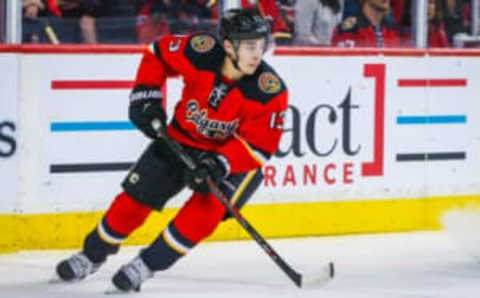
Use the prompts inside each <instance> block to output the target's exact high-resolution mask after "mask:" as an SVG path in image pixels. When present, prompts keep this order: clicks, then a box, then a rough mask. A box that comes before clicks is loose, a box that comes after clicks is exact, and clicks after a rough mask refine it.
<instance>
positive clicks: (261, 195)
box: [0, 48, 480, 247]
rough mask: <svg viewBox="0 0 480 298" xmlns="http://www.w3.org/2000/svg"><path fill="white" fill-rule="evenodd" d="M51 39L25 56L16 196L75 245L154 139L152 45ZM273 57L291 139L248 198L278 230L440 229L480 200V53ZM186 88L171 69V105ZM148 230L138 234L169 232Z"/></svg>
mask: <svg viewBox="0 0 480 298" xmlns="http://www.w3.org/2000/svg"><path fill="white" fill-rule="evenodd" d="M48 49H49V50H46V51H42V50H31V51H26V52H23V53H22V54H21V55H19V57H21V59H20V67H19V74H20V75H19V76H20V88H19V94H18V98H19V99H21V100H19V102H18V109H19V115H20V116H19V119H18V122H19V126H20V131H19V137H18V139H19V140H18V141H19V142H20V146H19V148H20V149H19V150H18V151H19V152H18V154H17V156H19V157H18V158H19V160H20V163H19V167H18V168H19V174H20V177H21V179H20V180H19V185H18V188H19V190H20V191H19V192H18V196H17V197H16V198H15V199H12V200H13V201H12V204H16V205H18V206H19V208H20V210H21V212H22V213H24V214H27V216H28V214H31V215H32V218H30V220H32V221H40V220H41V219H42V218H44V216H48V214H52V213H53V214H54V215H55V216H54V219H51V218H50V219H49V220H52V221H55V222H56V225H55V226H54V227H48V228H47V230H48V229H50V231H51V232H53V233H59V234H57V235H60V236H56V237H57V238H55V239H56V240H54V239H53V238H51V236H48V235H47V233H48V232H42V233H43V234H44V237H45V238H46V239H45V240H43V242H41V243H40V244H38V243H37V246H40V247H50V246H51V245H52V244H53V243H52V242H55V241H56V242H57V243H56V247H72V246H76V245H79V243H80V242H79V241H80V240H79V239H81V235H79V233H80V232H79V231H78V230H76V231H75V233H73V234H74V235H70V234H68V233H66V232H65V231H71V230H72V229H74V228H73V227H74V226H76V225H77V224H78V225H80V226H82V229H81V230H82V231H88V229H91V228H92V225H94V224H95V221H96V220H97V219H98V218H99V216H101V211H102V210H104V209H105V208H107V207H108V204H109V203H110V202H111V200H112V199H113V197H114V196H115V195H116V194H117V193H118V192H120V191H121V188H120V183H121V181H122V179H123V178H124V176H125V175H126V174H127V171H128V169H129V168H130V167H131V166H132V165H133V164H134V162H135V161H136V159H137V158H138V156H139V155H140V154H141V152H142V151H143V150H144V148H145V146H146V145H147V144H148V140H147V139H146V138H145V137H143V136H142V134H141V133H140V132H139V131H138V130H136V129H135V128H134V126H133V125H132V124H131V123H130V122H129V121H128V113H127V106H128V94H129V91H130V89H131V87H132V84H133V79H134V77H135V73H136V68H137V66H138V63H139V61H140V58H141V55H140V53H141V51H140V49H139V48H138V49H135V50H129V51H122V50H117V51H115V52H114V53H111V52H110V51H109V50H108V49H106V48H103V49H100V50H99V49H97V50H95V51H93V52H90V51H89V50H88V49H86V50H82V51H77V52H76V51H74V50H70V51H68V50H58V49H56V48H48ZM0 57H3V56H0ZM267 60H268V61H269V62H270V63H271V64H272V65H273V66H274V67H275V69H276V70H277V72H278V73H279V74H280V75H281V76H282V78H283V79H284V81H285V82H286V84H287V86H288V88H289V93H290V99H289V100H290V105H289V109H288V110H287V113H286V116H285V124H284V135H283V137H282V141H281V144H280V148H279V151H278V152H277V154H276V156H275V157H274V158H273V159H271V160H270V161H269V162H268V163H267V164H266V165H265V166H264V167H263V172H264V175H265V180H264V182H263V186H262V187H261V188H260V189H259V190H258V191H257V193H256V194H255V196H254V197H253V198H252V200H251V202H250V204H249V206H248V207H247V208H245V210H244V212H245V214H246V216H248V217H251V218H252V222H254V223H255V225H256V226H258V227H259V229H260V230H261V231H262V232H263V233H264V234H265V236H267V237H268V236H276V237H280V236H302V235H320V234H339V233H352V232H388V231H399V230H414V229H428V228H438V227H439V226H438V217H439V216H440V213H441V210H444V209H446V208H449V207H451V206H453V205H459V204H460V205H462V204H463V205H464V204H468V203H472V202H474V203H475V202H478V201H479V199H478V194H480V175H478V172H479V168H480V119H479V117H475V113H478V111H480V101H479V100H478V97H479V94H480V53H478V52H469V54H468V55H456V56H455V55H448V54H443V55H442V54H437V55H433V54H431V53H427V52H422V51H416V52H415V51H411V52H401V51H399V52H398V53H397V54H390V55H388V52H387V54H385V53H382V52H378V51H377V52H374V51H372V52H366V53H365V54H358V53H357V52H352V53H350V54H349V53H348V52H342V54H341V55H339V54H338V53H336V52H334V51H330V52H324V51H321V50H319V52H318V55H316V54H312V53H310V54H308V55H305V54H302V51H299V52H295V51H293V50H292V51H290V52H289V51H285V52H283V53H282V52H281V51H280V52H277V54H275V55H273V56H271V57H268V58H267ZM2 71H3V68H2ZM181 87H182V82H181V81H180V80H179V79H178V78H172V79H169V80H168V81H167V85H166V88H165V90H164V92H166V98H167V111H168V112H169V114H170V115H171V113H172V110H173V107H174V105H175V102H176V100H177V99H178V98H180V94H181V93H180V92H181ZM188 195H189V193H188V192H187V191H185V192H183V193H181V194H180V195H179V196H178V197H177V198H175V199H173V200H172V201H171V202H169V204H168V207H169V208H167V210H166V212H165V214H166V215H162V216H161V218H160V217H159V218H158V219H157V218H154V219H153V220H152V221H153V223H152V225H158V222H161V223H162V224H164V223H165V222H166V221H167V220H168V218H171V216H172V215H173V214H174V212H175V210H176V208H178V207H179V206H181V205H182V204H183V202H184V201H185V200H186V199H188ZM0 206H1V205H0ZM291 218H294V219H295V220H290V219H291ZM287 221H289V225H279V224H278V223H279V222H287ZM25 222H28V221H25ZM223 226H224V227H221V228H220V229H219V231H218V232H217V233H216V234H215V235H214V236H213V239H238V238H245V237H246V236H245V233H244V232H242V231H241V229H239V228H238V226H236V225H235V223H227V224H225V225H223ZM62 227H63V228H64V231H63V232H62V231H61V230H62ZM147 229H148V228H147ZM147 229H146V230H142V231H140V232H139V234H138V235H137V236H135V235H134V237H133V240H132V242H131V243H143V242H145V241H146V239H147V238H146V237H148V235H150V234H152V233H153V234H156V233H157V232H158V228H156V229H154V230H153V231H147ZM64 234H68V235H64ZM80 234H81V233H80ZM49 237H50V238H49ZM58 237H61V239H62V241H61V242H62V243H61V244H58ZM47 238H48V239H47ZM28 241H33V242H34V241H35V240H33V239H29V240H27V241H25V242H28ZM54 246H55V245H54Z"/></svg>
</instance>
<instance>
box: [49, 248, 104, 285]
mask: <svg viewBox="0 0 480 298" xmlns="http://www.w3.org/2000/svg"><path fill="white" fill-rule="evenodd" d="M101 265H102V263H93V262H92V261H90V260H89V259H88V258H87V256H86V255H85V254H84V253H83V252H79V253H77V254H74V255H73V256H71V257H70V258H68V259H65V260H63V261H61V262H60V263H58V265H57V268H56V271H57V275H58V277H59V278H60V279H61V280H62V281H78V280H81V279H84V278H85V277H87V276H88V275H90V274H92V273H94V272H95V271H97V270H98V268H100V266H101Z"/></svg>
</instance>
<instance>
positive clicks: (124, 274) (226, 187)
mask: <svg viewBox="0 0 480 298" xmlns="http://www.w3.org/2000/svg"><path fill="white" fill-rule="evenodd" d="M262 179H263V175H262V173H261V171H255V172H252V173H248V174H241V175H232V176H230V177H229V178H228V179H227V180H225V181H224V182H223V183H222V184H221V185H220V188H221V189H222V191H223V192H224V193H225V194H226V195H227V197H228V198H230V199H231V200H232V202H233V203H234V204H235V205H236V206H237V207H239V208H240V207H241V206H243V204H245V203H246V201H247V200H248V199H249V198H250V197H251V195H252V194H253V193H254V191H255V190H256V189H257V188H258V186H259V185H260V183H261V181H262ZM225 218H226V209H225V207H224V206H223V205H222V204H221V202H220V201H219V200H218V199H217V198H215V197H214V196H213V195H211V194H209V195H206V196H204V195H201V194H199V193H194V194H193V195H192V197H191V198H190V199H189V200H188V201H187V202H186V204H185V205H184V206H183V207H182V208H181V209H180V211H179V212H178V214H177V215H176V216H175V218H174V219H173V220H172V221H171V222H170V223H169V224H168V226H167V227H166V228H165V230H164V231H163V232H162V233H161V234H160V235H159V236H158V237H157V239H155V241H154V242H153V243H152V244H150V246H148V247H147V248H146V249H144V250H142V251H141V253H140V254H139V255H138V256H137V257H136V258H135V259H134V260H132V261H131V262H130V263H128V264H126V265H124V266H122V268H120V270H119V271H118V272H117V273H116V274H115V275H114V277H113V283H114V285H115V286H116V287H117V288H118V289H120V290H123V291H130V290H138V289H139V287H140V285H141V283H142V282H143V281H145V280H146V279H147V278H149V277H151V276H153V272H155V271H162V270H166V269H168V268H170V267H171V266H172V265H173V264H174V263H175V262H177V261H178V260H179V259H180V258H181V257H182V256H185V255H186V254H187V253H188V252H189V251H190V250H191V249H192V248H194V247H195V246H196V245H197V244H198V243H200V242H201V241H202V240H203V239H205V238H207V237H208V236H209V235H211V234H212V233H213V232H214V231H215V229H216V228H217V226H218V225H219V223H220V222H221V221H222V220H223V219H225Z"/></svg>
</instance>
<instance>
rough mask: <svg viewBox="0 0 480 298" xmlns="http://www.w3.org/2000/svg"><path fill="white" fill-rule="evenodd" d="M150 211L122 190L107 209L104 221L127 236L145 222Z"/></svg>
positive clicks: (150, 209)
mask: <svg viewBox="0 0 480 298" xmlns="http://www.w3.org/2000/svg"><path fill="white" fill-rule="evenodd" d="M150 212H152V208H150V207H148V206H146V205H143V204H141V203H139V202H137V201H135V199H134V198H132V197H131V196H129V195H128V194H127V193H125V192H122V193H120V194H119V195H118V196H117V197H116V198H115V200H114V201H113V203H112V205H110V208H109V209H108V210H107V213H106V214H105V221H106V222H107V224H108V226H109V228H111V229H112V230H113V231H115V232H117V233H119V234H122V235H125V236H128V235H130V233H132V232H133V231H134V230H135V229H137V228H138V227H140V226H141V225H142V224H143V223H144V222H145V220H146V219H147V217H148V215H150Z"/></svg>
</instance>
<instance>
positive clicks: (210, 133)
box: [185, 100, 238, 140]
mask: <svg viewBox="0 0 480 298" xmlns="http://www.w3.org/2000/svg"><path fill="white" fill-rule="evenodd" d="M185 116H186V120H187V122H192V123H194V124H195V125H196V126H197V131H198V132H199V133H200V134H202V135H204V136H205V137H207V138H209V139H217V140H224V139H226V138H227V137H229V136H231V135H233V134H234V133H235V131H237V128H238V119H235V120H233V121H230V122H227V121H219V120H214V119H209V118H208V117H207V116H208V110H207V109H200V105H199V104H198V102H197V101H195V100H190V101H189V102H188V103H187V109H186V115H185Z"/></svg>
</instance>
